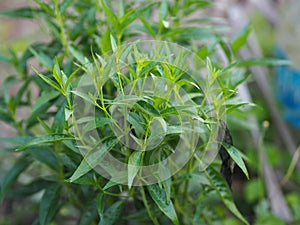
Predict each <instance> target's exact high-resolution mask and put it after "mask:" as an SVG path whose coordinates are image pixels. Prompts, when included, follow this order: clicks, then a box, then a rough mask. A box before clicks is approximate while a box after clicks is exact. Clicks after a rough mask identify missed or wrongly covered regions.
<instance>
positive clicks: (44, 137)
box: [0, 0, 275, 225]
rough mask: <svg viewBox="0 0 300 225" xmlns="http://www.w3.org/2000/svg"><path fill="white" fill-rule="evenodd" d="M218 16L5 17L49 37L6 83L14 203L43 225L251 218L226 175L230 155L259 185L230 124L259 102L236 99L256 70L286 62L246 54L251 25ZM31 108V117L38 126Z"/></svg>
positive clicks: (82, 4) (38, 6)
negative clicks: (233, 30) (236, 29)
mask: <svg viewBox="0 0 300 225" xmlns="http://www.w3.org/2000/svg"><path fill="white" fill-rule="evenodd" d="M212 8H213V3H212V2H211V1H193V0H187V1H178V0H174V1H166V0H162V1H144V0H140V1H123V0H119V1H117V0H116V1H105V0H84V1H78V0H66V1H58V0H53V1H48V2H47V3H46V2H44V1H40V0H35V1H34V2H33V3H31V5H30V7H25V8H20V9H14V10H7V11H0V15H1V16H6V17H15V18H24V19H30V20H36V21H39V23H40V26H42V27H43V29H44V30H45V32H47V35H48V39H47V40H46V41H40V42H36V43H32V44H31V45H30V46H28V47H27V48H26V50H25V51H24V52H18V51H16V50H13V49H9V50H8V51H7V53H6V54H3V55H0V60H1V61H3V62H5V63H8V64H11V65H12V66H13V67H14V68H15V69H16V72H17V73H16V74H13V75H11V76H9V77H8V78H6V80H5V81H4V82H3V84H1V98H0V104H1V108H0V119H1V121H3V122H5V123H7V124H9V125H10V126H11V127H13V128H14V129H15V131H16V133H17V135H16V136H14V137H8V138H4V137H1V140H2V141H5V142H6V143H10V145H7V147H6V148H5V151H7V152H10V153H11V154H14V155H15V156H16V159H15V162H14V164H13V165H12V167H11V168H10V169H9V170H8V171H7V173H6V174H5V175H4V176H3V177H2V178H1V192H0V201H6V200H11V201H22V200H26V204H29V205H30V207H32V210H31V211H30V215H31V217H32V221H30V223H32V224H41V225H46V224H62V223H65V222H66V221H68V222H70V223H72V221H73V222H74V221H75V222H74V223H75V224H80V225H84V224H100V225H103V224H175V225H179V224H197V225H199V224H220V223H222V221H223V218H224V217H228V215H231V216H233V217H234V218H235V220H236V221H237V223H241V224H248V222H247V220H246V219H245V218H244V216H243V215H242V214H241V213H240V211H239V209H238V208H237V206H236V205H235V203H234V201H233V197H232V193H231V190H230V187H229V184H228V183H230V182H226V179H227V178H226V177H225V178H224V177H223V176H222V174H223V175H224V173H222V174H221V173H220V172H219V171H220V167H221V163H222V162H221V160H220V159H219V158H218V157H216V156H217V153H218V152H217V151H216V149H217V150H218V149H220V148H222V150H223V151H224V152H223V154H225V155H227V157H228V156H230V158H231V160H233V161H234V162H235V164H236V166H237V167H239V168H240V169H241V170H242V171H243V172H244V175H245V176H246V177H249V175H248V172H247V168H246V165H245V163H244V161H243V154H242V153H241V152H240V151H239V150H238V149H237V148H236V147H234V146H233V145H232V141H229V142H226V141H224V142H223V138H220V137H219V133H220V131H221V130H222V129H225V128H224V126H220V123H221V124H223V123H224V121H226V117H227V116H230V114H231V113H232V112H234V111H235V110H237V109H238V108H239V107H243V106H244V105H245V104H246V103H244V102H241V101H240V100H239V99H238V98H236V90H237V86H238V85H239V84H241V83H243V82H244V81H245V80H246V79H247V78H248V76H249V74H248V72H247V69H246V67H247V66H249V65H255V64H261V65H269V64H272V63H275V62H273V61H268V60H252V59H249V60H239V59H238V57H237V51H238V50H239V48H240V47H242V46H243V45H244V43H245V42H246V39H247V36H248V35H249V33H250V29H251V28H250V26H249V27H246V28H245V29H244V30H242V31H241V32H240V33H239V34H238V35H237V36H236V37H235V38H233V39H230V38H228V32H230V27H227V25H226V22H225V21H223V20H222V19H221V18H211V17H205V16H204V15H205V14H202V12H204V11H205V10H207V9H212ZM199 15H200V16H199ZM143 40H153V41H143ZM220 52H221V54H220ZM220 55H222V56H225V58H226V60H225V61H226V62H228V63H227V65H226V64H224V61H222V60H221V58H222V57H220ZM190 68H192V70H191V69H190ZM12 87H13V88H15V89H16V92H15V94H14V95H12V94H11V92H10V89H11V88H12ZM36 92H37V94H36ZM20 109H30V110H29V113H28V114H27V115H26V117H25V118H21V119H20V118H19V116H18V112H19V110H20ZM220 121H223V122H220ZM219 127H222V129H220V128H219ZM225 130H226V129H225ZM227 132H229V131H227ZM221 133H222V132H221ZM223 133H224V132H223ZM228 135H230V134H227V137H228ZM225 136H226V135H225ZM178 146H179V147H178ZM210 149H215V151H212V152H214V157H213V158H211V159H210V158H209V156H207V155H209V154H208V150H210ZM177 152H179V153H180V154H179V156H177V157H175V158H172V157H171V156H172V155H173V154H175V153H177ZM186 154H188V157H186ZM111 157H113V159H116V162H118V163H115V161H113V160H112V159H111ZM227 157H225V158H226V160H228V158H227ZM182 158H184V159H185V160H186V161H184V162H183V163H181V161H180V159H182ZM223 158H224V157H222V159H223ZM225 158H224V159H225ZM160 162H163V163H162V164H160ZM151 165H159V166H162V167H159V166H158V167H155V166H154V167H151ZM178 165H180V166H178ZM223 166H224V164H223ZM230 166H232V163H231V161H230V165H229V164H228V166H227V167H230ZM149 168H151V169H149ZM227 169H228V168H227ZM149 171H150V172H149ZM223 171H224V168H223ZM22 176H26V177H27V179H25V181H21V178H22ZM227 181H228V179H227ZM20 199H21V200H20ZM31 217H30V218H31ZM10 220H11V221H8V222H5V221H3V223H6V224H9V223H10V222H12V223H14V222H13V221H14V218H11V219H10ZM0 221H1V220H0ZM1 222H2V221H1ZM72 224H73V223H72Z"/></svg>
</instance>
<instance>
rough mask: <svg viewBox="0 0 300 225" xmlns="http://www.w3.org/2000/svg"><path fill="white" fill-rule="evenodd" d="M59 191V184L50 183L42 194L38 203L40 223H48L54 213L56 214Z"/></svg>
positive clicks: (42, 224)
mask: <svg viewBox="0 0 300 225" xmlns="http://www.w3.org/2000/svg"><path fill="white" fill-rule="evenodd" d="M60 191H61V186H60V185H58V184H53V185H50V186H49V187H48V188H47V189H46V190H45V193H44V194H43V197H42V200H41V203H40V215H39V221H40V225H49V224H50V223H51V221H52V220H53V218H54V217H55V215H56V214H57V212H58V210H59V208H60V206H59V199H60Z"/></svg>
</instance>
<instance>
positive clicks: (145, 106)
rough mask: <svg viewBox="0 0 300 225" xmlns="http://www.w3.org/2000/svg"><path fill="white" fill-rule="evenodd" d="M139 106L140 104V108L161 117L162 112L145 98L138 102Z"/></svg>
mask: <svg viewBox="0 0 300 225" xmlns="http://www.w3.org/2000/svg"><path fill="white" fill-rule="evenodd" d="M137 106H139V109H140V110H142V111H144V112H146V113H148V114H149V115H151V116H153V117H159V116H160V114H159V112H158V111H157V110H156V108H155V107H154V106H153V105H151V104H150V103H148V102H146V101H144V100H140V101H138V102H137Z"/></svg>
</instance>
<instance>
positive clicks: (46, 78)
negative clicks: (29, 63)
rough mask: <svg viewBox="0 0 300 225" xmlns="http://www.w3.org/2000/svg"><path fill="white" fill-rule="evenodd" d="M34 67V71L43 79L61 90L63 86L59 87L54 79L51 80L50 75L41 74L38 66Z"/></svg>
mask: <svg viewBox="0 0 300 225" xmlns="http://www.w3.org/2000/svg"><path fill="white" fill-rule="evenodd" d="M32 69H33V70H34V72H35V73H36V74H37V75H38V76H39V77H40V78H42V80H43V81H45V82H46V83H47V84H49V85H50V86H51V87H53V88H55V89H56V90H58V91H59V92H61V91H62V90H61V88H60V87H59V85H58V84H57V83H55V82H54V81H53V80H51V79H50V78H49V77H47V76H45V75H43V74H41V73H40V72H39V71H38V70H37V69H36V68H34V67H32Z"/></svg>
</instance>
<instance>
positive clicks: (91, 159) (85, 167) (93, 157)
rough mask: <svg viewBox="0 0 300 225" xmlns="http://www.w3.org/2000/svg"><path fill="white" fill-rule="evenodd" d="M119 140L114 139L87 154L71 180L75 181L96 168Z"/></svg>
mask: <svg viewBox="0 0 300 225" xmlns="http://www.w3.org/2000/svg"><path fill="white" fill-rule="evenodd" d="M117 142H118V140H117V139H114V140H113V141H110V142H109V143H106V144H104V145H102V146H101V147H100V148H99V149H97V150H95V151H92V152H91V153H89V154H88V155H87V156H85V158H84V159H83V160H82V161H81V163H80V165H79V166H78V168H77V169H76V171H75V172H74V173H73V175H72V176H71V177H70V179H69V181H70V182H74V181H76V180H77V179H78V178H80V177H81V176H83V175H85V174H86V173H88V172H89V171H91V170H92V169H93V168H95V167H96V166H97V165H98V164H99V163H100V162H101V160H102V159H103V157H104V156H105V154H106V153H107V152H108V151H109V150H111V149H112V148H113V147H114V146H115V144H117Z"/></svg>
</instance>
